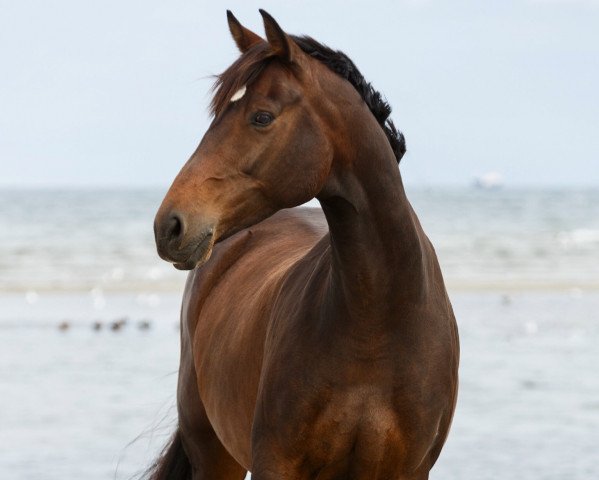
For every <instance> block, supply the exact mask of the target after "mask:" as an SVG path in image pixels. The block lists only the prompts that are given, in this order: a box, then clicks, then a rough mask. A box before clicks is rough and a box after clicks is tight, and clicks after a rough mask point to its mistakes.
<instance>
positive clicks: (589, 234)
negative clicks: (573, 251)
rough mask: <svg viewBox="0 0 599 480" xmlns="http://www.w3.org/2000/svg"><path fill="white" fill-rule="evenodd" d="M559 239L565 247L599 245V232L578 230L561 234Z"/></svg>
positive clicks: (585, 229) (586, 229)
mask: <svg viewBox="0 0 599 480" xmlns="http://www.w3.org/2000/svg"><path fill="white" fill-rule="evenodd" d="M557 239H558V241H559V242H560V243H561V244H562V245H563V246H564V247H572V246H581V245H590V244H599V230H596V229H591V228H577V229H575V230H570V231H563V232H559V233H558V235H557Z"/></svg>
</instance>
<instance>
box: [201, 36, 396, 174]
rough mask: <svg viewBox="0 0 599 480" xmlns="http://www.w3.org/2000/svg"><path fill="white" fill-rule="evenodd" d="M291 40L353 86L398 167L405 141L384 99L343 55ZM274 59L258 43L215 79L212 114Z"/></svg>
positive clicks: (303, 39)
mask: <svg viewBox="0 0 599 480" xmlns="http://www.w3.org/2000/svg"><path fill="white" fill-rule="evenodd" d="M291 38H292V39H293V41H294V42H295V43H296V44H297V45H298V46H299V47H300V48H301V49H302V51H303V52H304V53H306V54H307V55H309V56H311V57H313V58H315V59H316V60H318V61H320V62H321V63H323V64H324V65H326V66H327V67H328V68H329V69H330V70H332V71H333V72H335V73H336V74H337V75H339V76H341V77H343V78H344V79H346V80H347V81H348V82H349V83H351V84H352V85H353V86H354V88H355V89H356V91H357V92H358V93H359V94H360V96H361V97H362V99H363V100H364V102H366V105H367V106H368V108H369V109H370V111H371V112H372V114H373V115H374V117H375V118H376V119H377V121H378V123H379V125H380V126H381V128H382V129H383V131H384V132H385V134H386V136H387V139H388V140H389V143H390V144H391V148H392V149H393V153H394V154H395V158H396V159H397V162H398V163H399V161H400V160H401V158H402V157H403V155H404V153H405V152H406V141H405V138H404V136H403V134H402V133H401V132H399V131H398V130H397V129H396V128H395V125H394V124H393V121H392V120H391V119H390V118H389V115H390V114H391V106H390V105H389V103H387V101H385V100H384V99H383V96H382V95H381V93H380V92H378V91H376V90H375V89H374V87H373V86H372V85H371V84H370V83H369V82H368V81H366V79H365V78H364V76H363V75H362V74H361V73H360V70H358V68H357V67H356V65H355V64H354V62H352V61H351V59H350V58H349V57H348V56H347V55H345V53H343V52H341V51H339V50H333V49H331V48H329V47H327V46H326V45H323V44H321V43H319V42H317V41H316V40H314V39H313V38H311V37H307V36H301V37H300V36H295V35H291ZM273 58H275V57H274V56H273V54H272V51H271V49H270V47H269V45H268V44H267V43H266V42H261V43H258V44H256V45H254V46H253V47H251V48H250V49H249V50H248V51H247V52H245V53H244V54H243V55H242V56H240V57H239V58H238V59H237V60H236V61H235V62H234V63H233V64H232V65H231V66H230V67H229V68H227V70H225V71H224V72H223V73H222V74H221V75H218V76H217V77H216V81H215V82H214V87H213V90H214V97H213V99H212V102H211V105H210V110H211V112H212V114H213V115H214V116H219V115H220V114H221V113H222V112H223V111H224V110H225V108H226V106H227V105H228V103H229V100H230V98H231V97H232V96H233V94H234V93H235V92H236V91H237V90H239V89H240V88H241V87H243V86H244V85H249V84H251V83H252V82H253V81H254V80H256V78H257V77H258V75H260V73H261V72H262V71H263V70H264V68H265V67H266V66H267V65H268V63H269V62H270V61H272V59H273Z"/></svg>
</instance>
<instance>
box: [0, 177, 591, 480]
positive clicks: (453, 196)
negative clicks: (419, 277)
mask: <svg viewBox="0 0 599 480" xmlns="http://www.w3.org/2000/svg"><path fill="white" fill-rule="evenodd" d="M164 193H165V190H164V189H160V188H155V189H144V190H141V189H138V190H132V189H114V190H89V189H88V190H74V189H65V190H35V189H28V190H8V189H3V190H0V479H17V480H21V479H23V480H25V479H48V480H58V479H61V480H62V479H65V478H85V479H89V480H96V479H97V480H100V479H133V478H138V477H139V475H140V474H141V473H143V471H144V469H145V468H147V467H148V466H149V465H150V464H151V462H152V459H153V458H155V456H156V455H157V453H158V452H159V451H160V449H161V448H162V446H163V445H164V443H165V442H166V441H167V439H168V437H169V436H170V434H171V433H172V431H173V429H174V427H175V424H176V410H175V389H176V380H177V366H178V359H179V324H178V321H179V319H178V316H179V309H180V301H181V293H182V290H183V285H184V282H185V278H186V273H185V272H180V271H177V270H175V269H174V268H173V267H172V266H171V265H169V264H168V263H166V262H164V261H162V260H160V259H159V258H158V256H157V254H156V251H155V246H154V239H153V230H152V223H153V217H154V214H155V212H156V210H157V208H158V206H159V205H160V202H161V200H162V198H163V196H164ZM408 196H409V198H410V200H411V202H412V204H413V205H414V209H415V210H416V212H417V214H418V215H419V218H420V220H421V223H422V224H423V226H424V229H425V231H426V232H427V234H428V235H429V237H430V239H431V240H432V242H433V244H434V245H435V248H436V251H437V254H438V256H439V260H440V263H441V266H442V270H443V273H444V276H445V280H446V283H447V286H448V290H449V293H450V297H451V300H452V303H453V306H454V310H455V313H456V317H457V320H458V325H459V329H460V338H461V350H462V356H461V364H460V390H459V400H458V407H457V410H456V414H455V418H454V422H453V426H452V430H451V432H450V435H449V437H448V440H447V443H446V445H445V448H444V449H443V451H442V452H441V456H440V458H439V460H438V462H437V464H436V465H435V467H434V468H433V470H432V471H431V475H430V478H431V479H433V480H447V479H455V480H484V479H489V480H492V479H493V480H495V479H510V478H518V479H520V480H544V479H551V480H562V479H563V480H583V479H584V480H588V479H596V478H599V373H598V371H599V370H598V368H599V188H595V189H593V188H588V189H575V188H553V189H539V188H537V189H525V188H520V189H517V188H499V189H476V188H470V187H463V188H458V187H455V188H449V187H444V188H438V187H435V188H433V187H430V188H424V187H408ZM316 206H317V205H316ZM248 479H249V476H248Z"/></svg>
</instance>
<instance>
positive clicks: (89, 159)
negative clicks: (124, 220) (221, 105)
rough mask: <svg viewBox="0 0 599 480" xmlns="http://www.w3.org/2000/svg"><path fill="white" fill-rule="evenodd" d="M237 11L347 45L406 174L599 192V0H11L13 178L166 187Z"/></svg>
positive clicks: (187, 150) (1, 180)
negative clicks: (377, 97)
mask: <svg viewBox="0 0 599 480" xmlns="http://www.w3.org/2000/svg"><path fill="white" fill-rule="evenodd" d="M227 8H230V9H231V10H233V12H234V13H235V15H236V16H237V17H238V18H239V19H240V21H241V22H242V23H243V24H244V25H245V26H247V27H249V28H251V29H253V30H254V31H256V32H257V33H260V34H262V33H263V28H262V23H261V17H260V15H259V13H258V8H264V9H266V10H267V11H269V13H271V14H272V15H273V16H274V17H275V18H276V19H277V21H278V22H279V24H280V25H281V26H282V27H283V29H284V30H286V31H288V32H289V33H295V34H308V35H311V36H313V37H314V38H316V39H317V40H319V41H321V42H323V43H325V44H328V45H329V46H331V47H334V48H336V49H339V50H343V51H344V52H345V53H347V54H348V55H349V56H350V57H351V58H352V60H353V61H354V63H356V65H357V66H358V67H359V68H360V70H361V71H362V73H363V74H364V75H365V77H366V78H367V79H368V80H370V81H371V82H372V83H373V85H374V86H375V87H376V88H377V89H378V90H380V91H381V92H382V93H383V94H384V95H385V97H386V98H387V100H388V101H389V102H390V104H391V105H392V107H393V114H392V118H393V119H394V121H395V123H396V125H397V126H398V127H399V128H400V129H401V130H402V131H403V132H404V134H405V136H406V139H407V145H408V153H407V154H406V156H405V157H404V159H403V160H402V165H401V171H402V176H403V178H404V182H405V183H406V184H408V185H410V184H411V185H424V186H434V185H468V184H470V183H471V182H472V181H473V179H474V178H475V177H476V176H477V175H481V174H484V173H486V172H489V171H497V172H499V173H500V174H501V175H502V176H503V177H504V180H505V183H506V184H507V185H515V186H561V185H566V186H569V185H572V186H599V164H598V163H599V92H598V90H599V0H503V1H485V2H474V1H462V0H453V1H445V0H428V1H427V0H404V1H392V0H386V1H368V2H366V1H361V2H357V1H351V0H346V1H340V0H331V1H327V2H324V1H322V0H317V1H315V0H304V1H299V0H296V1H281V0H279V1H274V0H264V1H260V2H254V1H251V0H243V1H239V0H235V1H228V2H217V1H212V2H206V1H203V0H194V1H187V0H170V1H168V2H165V1H159V0H143V1H137V0H118V1H117V0H104V1H102V2H93V1H81V0H55V1H53V2H48V1H45V0H37V1H32V0H22V1H18V2H17V1H12V0H10V1H9V0H0V62H1V66H0V73H1V74H0V186H9V187H39V186H42V187H129V186H131V187H144V186H161V187H162V186H168V185H169V184H170V182H171V181H172V180H173V178H174V176H175V175H176V174H177V172H178V171H179V169H180V168H181V166H182V165H183V163H184V162H185V161H186V159H187V158H188V157H189V156H190V154H191V153H192V152H193V151H194V150H195V147H196V146H197V144H198V143H199V140H200V139H201V137H202V135H203V133H204V132H205V130H206V128H207V127H208V124H209V121H210V119H209V115H208V110H207V105H208V103H209V101H210V86H211V84H212V81H213V80H212V77H211V76H212V75H214V74H217V73H220V72H221V71H223V70H224V69H225V68H226V67H227V66H228V65H229V64H230V63H232V62H233V61H234V60H235V58H236V57H237V55H238V53H237V50H236V47H235V45H234V43H233V41H232V39H231V38H230V34H229V31H228V27H227V22H226V14H225V10H226V9H227Z"/></svg>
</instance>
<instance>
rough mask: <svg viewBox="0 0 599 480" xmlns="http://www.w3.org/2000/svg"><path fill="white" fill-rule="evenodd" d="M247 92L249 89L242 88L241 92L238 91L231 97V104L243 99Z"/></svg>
mask: <svg viewBox="0 0 599 480" xmlns="http://www.w3.org/2000/svg"><path fill="white" fill-rule="evenodd" d="M246 90H247V89H246V88H245V85H244V86H243V87H241V88H240V89H239V90H237V91H236V92H235V93H234V94H233V96H232V97H231V103H233V102H236V101H237V100H239V99H241V98H243V96H244V95H245V91H246Z"/></svg>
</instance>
